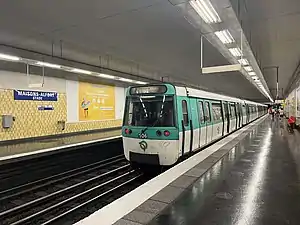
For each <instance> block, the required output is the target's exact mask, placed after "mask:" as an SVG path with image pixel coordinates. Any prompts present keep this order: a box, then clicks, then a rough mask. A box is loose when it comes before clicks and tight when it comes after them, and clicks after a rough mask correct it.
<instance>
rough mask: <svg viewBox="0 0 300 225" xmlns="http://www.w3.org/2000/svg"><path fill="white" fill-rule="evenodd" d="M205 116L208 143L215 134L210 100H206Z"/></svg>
mask: <svg viewBox="0 0 300 225" xmlns="http://www.w3.org/2000/svg"><path fill="white" fill-rule="evenodd" d="M204 118H205V123H206V144H208V143H210V142H211V141H212V136H213V127H212V119H211V105H210V102H209V101H205V102H204Z"/></svg>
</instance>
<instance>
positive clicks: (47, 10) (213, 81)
mask: <svg viewBox="0 0 300 225" xmlns="http://www.w3.org/2000/svg"><path fill="white" fill-rule="evenodd" d="M232 1H234V0H232ZM244 1H245V3H246V4H245V5H246V6H247V12H249V15H250V16H249V17H247V21H248V23H249V27H250V29H251V41H252V43H253V45H252V46H254V47H253V48H255V52H256V55H257V58H258V59H259V60H260V62H261V67H262V66H279V71H280V75H279V85H280V88H284V89H286V87H287V86H288V81H289V79H290V78H291V76H292V74H293V72H294V70H295V69H296V67H297V64H298V63H299V62H298V60H299V46H300V44H299V43H298V41H299V38H300V31H299V29H297V25H298V24H299V22H300V16H299V11H300V4H299V1H298V0H285V1H282V0H244ZM174 2H175V3H176V4H180V3H182V2H185V0H176V1H174V0H173V1H168V0H126V1H120V0H109V1H104V0H102V1H99V0H89V1H82V0H51V1H49V0H27V1H16V0H10V1H2V2H1V4H0V5H1V7H0V29H1V32H0V47H1V48H5V49H7V48H14V49H16V48H17V49H23V50H30V51H32V55H33V57H34V56H35V55H36V52H38V53H42V54H45V55H48V56H49V55H50V56H52V55H53V56H55V57H58V58H63V59H68V60H73V61H77V62H82V63H85V65H87V64H88V65H94V66H101V67H105V68H112V69H114V70H118V71H120V72H122V71H123V72H127V73H134V74H138V75H140V76H144V77H145V76H147V77H151V78H155V79H158V78H159V77H162V76H163V77H165V80H168V77H169V78H172V79H173V80H177V81H181V82H184V83H187V84H195V85H197V86H200V87H202V88H204V89H206V90H211V91H215V92H219V93H224V94H228V95H232V96H236V97H241V98H246V99H250V100H256V101H266V98H265V97H264V96H263V95H262V94H261V93H260V92H259V91H258V90H257V89H256V88H255V87H254V86H253V85H252V84H250V83H249V81H248V80H246V79H245V78H244V77H243V76H242V75H241V74H240V73H238V72H231V73H224V74H210V75H202V74H200V33H199V31H198V30H196V29H195V28H194V27H193V26H192V25H191V24H190V23H189V22H188V21H187V20H186V19H185V18H184V15H182V13H181V12H180V11H179V10H178V7H176V6H175V5H174ZM297 44H298V45H297ZM1 48H0V49H1ZM204 59H205V60H204V64H205V65H207V66H214V65H224V64H227V63H228V62H227V61H226V59H225V58H224V57H223V56H222V55H221V54H220V53H219V52H218V51H217V50H216V49H215V48H214V47H212V46H211V45H210V44H209V43H207V42H205V43H204ZM274 74H275V72H274V71H273V70H268V71H266V74H265V78H266V81H267V83H268V86H269V88H270V89H271V90H272V89H273V88H276V76H275V75H274ZM272 93H273V94H275V92H272Z"/></svg>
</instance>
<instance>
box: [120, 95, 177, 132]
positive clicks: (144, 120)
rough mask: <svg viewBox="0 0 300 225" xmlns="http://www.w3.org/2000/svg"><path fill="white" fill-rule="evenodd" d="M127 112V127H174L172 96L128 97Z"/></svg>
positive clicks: (125, 121) (125, 118) (125, 119)
mask: <svg viewBox="0 0 300 225" xmlns="http://www.w3.org/2000/svg"><path fill="white" fill-rule="evenodd" d="M125 110H126V111H125V117H124V125H125V126H144V127H172V126H174V103H173V97H172V96H166V95H163V96H130V97H127V100H126V108H125Z"/></svg>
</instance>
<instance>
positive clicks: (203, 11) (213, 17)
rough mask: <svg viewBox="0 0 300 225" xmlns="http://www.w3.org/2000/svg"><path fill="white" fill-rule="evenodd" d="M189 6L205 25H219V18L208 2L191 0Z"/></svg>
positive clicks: (205, 0)
mask: <svg viewBox="0 0 300 225" xmlns="http://www.w3.org/2000/svg"><path fill="white" fill-rule="evenodd" d="M189 3H190V5H191V6H192V7H193V8H194V10H195V11H196V12H197V13H198V14H199V16H200V17H201V18H202V19H203V20H204V22H205V23H208V24H211V23H220V22H221V18H220V16H219V15H218V13H217V11H216V10H215V9H214V7H213V6H212V4H211V2H210V1H209V0H191V1H190V2H189Z"/></svg>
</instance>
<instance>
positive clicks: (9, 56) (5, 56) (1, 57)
mask: <svg viewBox="0 0 300 225" xmlns="http://www.w3.org/2000/svg"><path fill="white" fill-rule="evenodd" d="M0 59H2V60H9V61H19V60H20V58H19V57H17V56H13V55H6V54H1V53H0Z"/></svg>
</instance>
